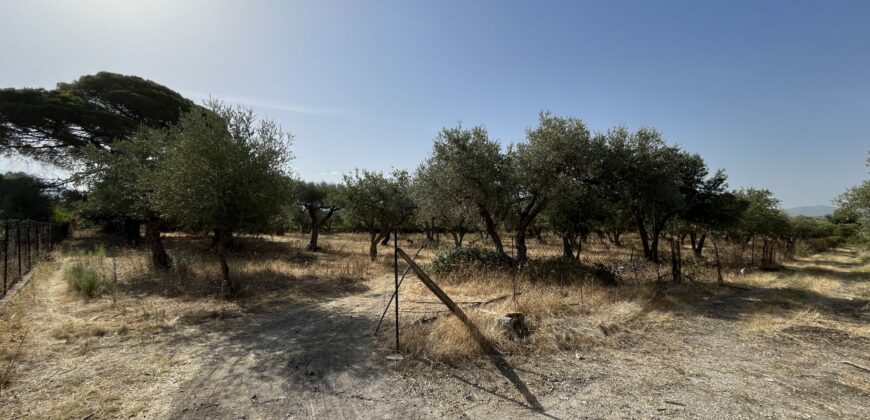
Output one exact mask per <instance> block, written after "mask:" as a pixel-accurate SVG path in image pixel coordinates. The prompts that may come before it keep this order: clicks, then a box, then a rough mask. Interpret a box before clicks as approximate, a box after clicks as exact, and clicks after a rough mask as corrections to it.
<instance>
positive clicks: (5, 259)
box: [3, 220, 9, 296]
mask: <svg viewBox="0 0 870 420" xmlns="http://www.w3.org/2000/svg"><path fill="white" fill-rule="evenodd" d="M3 231H4V233H3V296H6V287H7V286H6V283H7V281H6V277H7V276H8V274H9V221H8V220H5V221H4V222H3Z"/></svg>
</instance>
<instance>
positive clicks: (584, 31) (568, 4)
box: [0, 0, 870, 207]
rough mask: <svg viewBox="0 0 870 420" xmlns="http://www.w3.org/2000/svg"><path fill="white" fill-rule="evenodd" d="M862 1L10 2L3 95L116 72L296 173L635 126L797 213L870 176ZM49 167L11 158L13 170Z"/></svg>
mask: <svg viewBox="0 0 870 420" xmlns="http://www.w3.org/2000/svg"><path fill="white" fill-rule="evenodd" d="M868 18H870V2H866V1H747V2H740V1H727V2H712V1H607V2H604V1H600V2H581V1H564V2H557V1H526V2H518V1H517V2H513V1H477V2H472V1H361V0H360V1H328V0H324V1H309V2H290V1H274V2H267V1H244V2H243V1H179V0H175V1H153V0H152V1H139V2H133V1H88V0H84V1H81V0H80V1H66V2H61V1H0V51H3V57H2V58H0V86H4V87H9V86H14V87H22V86H43V87H52V86H54V84H55V83H57V82H59V81H71V80H74V79H75V78H77V77H78V76H80V75H82V74H90V73H95V72H97V71H101V70H106V71H113V72H118V73H126V74H136V75H139V76H142V77H146V78H149V79H152V80H154V81H157V82H160V83H163V84H165V85H167V86H169V87H171V88H173V89H175V90H178V91H179V92H181V93H183V94H185V95H187V96H189V97H191V98H193V99H201V98H203V97H207V96H208V95H214V96H216V97H219V98H222V99H224V100H226V101H229V102H236V103H242V104H247V105H250V106H253V107H254V108H255V109H256V110H257V112H258V113H259V114H260V115H261V116H265V117H269V118H272V119H274V120H277V121H278V122H280V123H281V124H282V126H283V127H284V128H285V129H286V130H288V131H290V132H292V133H293V134H294V135H295V137H296V140H295V146H294V150H295V154H296V156H297V158H296V161H295V162H294V167H295V168H296V171H297V172H298V173H299V174H300V175H301V176H302V177H304V178H306V179H326V180H338V179H340V174H342V173H347V172H349V171H352V170H353V169H354V168H368V169H378V170H389V169H390V168H392V167H398V168H407V169H413V168H415V167H416V166H417V164H418V163H419V162H420V161H421V160H422V159H424V158H425V156H426V155H427V153H428V152H429V149H430V147H431V142H432V139H433V138H434V137H435V135H436V134H437V132H438V130H439V129H440V128H441V127H443V126H449V125H454V124H456V123H457V122H458V121H462V122H463V124H465V125H477V124H483V125H485V126H486V127H487V128H488V129H489V131H490V135H491V136H493V137H495V138H498V139H500V140H502V141H503V142H504V143H505V144H507V143H509V142H513V141H519V140H522V139H523V136H524V130H525V129H526V128H528V127H530V126H533V125H534V124H535V122H536V119H537V114H538V112H539V111H541V110H550V111H552V112H553V113H556V114H560V115H572V116H577V117H579V118H582V119H583V120H584V121H585V122H586V123H587V124H588V125H589V127H590V128H591V129H592V130H596V131H604V130H606V129H607V128H609V127H611V126H614V125H617V124H625V125H628V126H629V127H632V128H634V127H638V126H641V125H647V126H655V127H657V128H659V129H660V130H661V131H662V132H663V133H664V135H665V137H666V138H667V139H668V140H669V141H670V142H673V143H678V144H680V145H682V146H683V147H684V148H685V149H687V150H690V151H693V152H697V153H700V154H701V155H703V156H704V158H705V159H706V160H707V162H708V163H709V165H710V166H711V167H712V168H714V169H715V168H725V169H726V171H727V172H728V174H729V176H730V179H731V182H730V184H731V186H732V187H734V188H738V187H744V186H753V187H764V188H769V189H771V190H772V191H773V192H774V193H776V195H777V196H778V197H779V198H780V199H781V200H782V202H783V205H784V206H785V207H793V206H801V205H814V204H828V203H829V202H830V200H831V199H832V198H833V197H835V196H836V195H837V194H839V193H840V192H841V191H842V190H843V189H845V188H846V187H848V186H850V185H854V184H857V183H858V182H860V181H862V180H863V179H866V177H867V176H868V175H867V172H868V169H867V167H866V166H865V165H864V159H865V158H866V157H867V151H868V149H870V135H868V122H870V24H868V23H867V22H868ZM18 168H28V169H30V170H33V171H37V172H40V171H41V172H43V173H47V172H50V171H47V170H45V169H41V168H38V167H35V166H33V165H26V164H25V163H22V162H17V161H11V160H9V159H4V160H2V161H0V169H18Z"/></svg>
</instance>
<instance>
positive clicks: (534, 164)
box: [297, 113, 833, 265]
mask: <svg viewBox="0 0 870 420" xmlns="http://www.w3.org/2000/svg"><path fill="white" fill-rule="evenodd" d="M301 185H302V187H301V188H299V189H300V190H301V191H304V193H303V194H298V195H297V197H298V199H299V205H300V206H302V208H303V209H305V210H306V211H307V212H309V214H310V221H309V223H308V226H309V227H310V229H311V235H312V236H311V242H310V244H309V249H310V250H316V249H317V237H318V231H319V227H320V226H321V225H322V224H323V221H322V220H326V219H329V218H330V217H331V216H332V215H333V214H334V213H335V212H336V211H337V210H339V209H341V210H342V212H343V213H344V216H345V218H346V219H349V220H350V221H351V223H350V225H351V226H355V227H357V228H359V229H363V230H365V231H366V232H368V233H369V235H370V240H371V242H370V255H371V257H372V259H374V258H376V256H377V246H378V244H379V243H386V241H387V240H388V238H389V234H390V232H391V231H393V230H394V229H396V228H397V227H400V226H401V227H405V228H411V229H419V230H421V231H423V232H425V233H426V235H427V238H428V239H430V240H434V239H435V237H436V236H437V235H438V233H449V234H450V235H451V236H452V239H453V244H454V245H455V246H457V247H458V246H462V244H463V238H464V236H465V235H466V234H467V233H469V232H473V231H481V232H484V233H485V234H486V236H487V237H488V238H489V241H490V242H491V244H492V247H493V248H494V249H495V251H496V252H498V253H499V254H501V256H502V257H504V258H506V259H510V258H513V257H511V256H508V255H507V253H506V252H505V245H504V239H503V235H504V234H508V235H512V239H513V244H514V246H515V247H516V257H515V262H516V263H517V264H520V265H522V264H525V263H526V262H527V260H528V252H527V245H526V242H527V236H528V235H530V234H532V235H539V234H540V231H541V230H544V229H546V230H548V231H550V232H552V233H554V234H556V235H558V236H559V237H561V240H562V244H563V251H564V255H565V256H566V257H572V258H579V255H580V250H581V247H582V244H583V242H584V241H586V240H587V239H588V237H589V235H591V234H597V235H599V236H600V237H602V238H604V237H606V238H608V239H609V240H610V241H611V242H613V243H614V244H615V245H617V246H620V245H621V241H620V236H621V234H622V233H624V232H626V231H634V232H636V233H637V236H638V237H639V238H640V243H641V246H642V248H643V252H644V255H645V256H646V257H647V258H648V259H649V260H651V261H659V260H660V259H661V256H660V255H659V249H660V244H659V243H660V241H661V240H662V239H663V238H664V239H666V240H668V241H669V242H670V245H671V250H672V255H671V258H672V260H679V259H681V256H680V255H679V253H680V248H681V246H682V244H683V243H684V240H685V239H686V238H687V237H688V238H689V239H690V243H691V249H692V251H693V253H694V254H695V256H696V257H701V256H702V255H703V249H704V247H705V244H707V243H712V244H713V246H714V247H715V246H716V241H717V240H722V239H724V240H728V241H731V242H734V243H737V244H739V245H740V247H741V250H743V252H745V250H746V248H747V246H749V245H750V244H751V245H752V246H751V263H752V264H756V262H760V263H761V264H762V265H770V264H773V263H774V258H775V250H777V247H779V251H780V252H781V253H785V254H790V253H793V252H794V249H795V247H796V245H797V243H798V242H799V241H801V240H809V239H813V238H819V237H826V236H830V235H831V234H832V233H831V232H832V229H833V227H832V224H831V223H829V222H826V221H822V220H816V219H811V218H794V219H792V218H790V217H788V216H787V215H786V214H785V213H784V212H783V211H782V210H781V209H780V206H779V202H778V201H777V200H776V199H775V198H774V197H773V195H772V194H771V193H770V192H769V191H767V190H756V189H746V190H741V191H729V190H728V188H727V183H726V177H725V174H724V173H723V172H722V171H718V172H715V173H712V174H711V173H710V171H709V170H708V168H707V166H706V165H705V163H704V161H703V159H701V157H700V156H698V155H696V154H691V153H687V152H685V151H683V150H682V149H680V148H679V147H677V146H673V145H668V144H667V143H665V142H664V140H663V139H662V137H661V135H660V133H659V132H657V131H656V130H653V129H648V128H641V129H639V130H636V131H634V132H631V131H629V130H627V129H626V128H624V127H616V128H614V129H612V130H610V131H608V132H606V133H600V134H591V133H590V131H589V130H588V129H587V128H586V126H585V125H584V124H583V123H582V122H581V121H580V120H578V119H576V118H570V117H568V118H565V117H558V116H553V115H550V114H548V113H543V114H541V116H540V120H539V124H538V126H537V127H535V128H532V129H529V130H528V131H527V133H526V141H524V142H521V143H517V144H513V145H511V146H510V147H508V148H506V149H505V148H503V147H502V146H501V144H500V143H499V142H498V141H496V140H493V139H490V138H489V136H488V133H487V131H486V130H485V129H484V128H483V127H473V128H463V127H462V126H457V127H453V128H445V129H443V130H442V131H441V132H440V133H439V135H438V136H437V138H436V139H435V141H434V145H433V149H432V153H431V154H430V156H429V157H428V158H427V159H426V160H425V161H424V162H423V163H422V164H421V165H420V166H419V167H418V168H417V170H416V172H415V174H414V176H413V177H412V176H410V175H409V174H408V173H407V172H405V171H394V172H393V173H392V174H389V175H384V174H382V173H379V172H370V171H362V172H358V173H356V174H353V175H349V176H346V177H345V180H344V182H343V183H341V184H336V185H332V184H325V183H321V184H313V183H302V184H301ZM756 241H758V242H759V243H760V244H761V255H760V256H759V258H756V255H755V252H756V251H755V249H756V247H755V244H756ZM715 251H716V254H717V255H718V249H716V250H715ZM673 253H677V255H673Z"/></svg>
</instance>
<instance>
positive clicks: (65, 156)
mask: <svg viewBox="0 0 870 420" xmlns="http://www.w3.org/2000/svg"><path fill="white" fill-rule="evenodd" d="M0 147H2V148H3V150H4V153H6V154H17V155H21V156H26V157H29V158H34V159H37V160H40V161H43V162H48V163H51V164H53V165H57V166H61V167H64V168H67V169H70V170H72V171H73V173H74V175H73V177H72V178H71V180H70V181H71V182H73V183H75V184H76V185H79V186H81V187H83V189H84V191H83V193H82V195H84V197H83V198H84V199H82V200H78V201H77V204H76V214H78V215H79V216H80V217H82V218H83V219H86V220H91V221H94V222H97V223H103V224H108V225H112V226H115V227H116V229H117V230H120V231H122V232H123V233H124V234H125V237H126V239H127V241H128V242H129V243H130V244H132V245H136V244H138V243H139V242H140V241H143V238H142V237H141V233H140V232H141V226H142V225H144V227H145V229H144V231H145V235H144V242H146V243H147V245H148V247H149V249H150V251H151V261H152V264H153V265H154V267H156V268H159V269H165V268H167V267H169V266H170V265H171V264H172V261H171V259H170V257H169V255H168V254H167V252H166V250H165V248H164V247H163V244H162V240H161V232H162V231H166V230H186V231H190V232H195V233H208V234H209V235H210V236H211V237H212V240H213V245H214V248H215V252H216V255H217V257H218V261H219V263H220V266H221V272H222V274H223V277H224V280H225V282H226V286H227V289H228V291H229V292H230V293H234V292H236V291H238V290H239V288H240V286H241V285H240V284H239V283H238V279H235V278H234V277H233V276H230V270H229V267H228V264H227V259H226V252H227V248H228V247H229V246H230V245H231V244H232V240H233V237H234V235H237V234H239V233H254V234H257V233H275V232H283V231H286V230H287V229H292V228H299V229H303V230H306V231H308V232H310V235H311V236H310V242H309V244H308V247H307V248H308V250H310V251H318V250H319V249H320V245H319V243H318V241H319V234H320V232H321V231H322V230H323V229H324V228H325V227H328V228H330V229H332V230H354V231H364V232H367V233H368V235H369V238H370V248H369V253H370V257H371V258H372V259H373V260H374V259H376V258H377V254H378V247H379V245H382V244H386V243H388V242H389V240H390V234H391V232H394V231H395V230H397V229H403V230H414V231H420V232H424V233H425V234H426V236H427V238H428V239H429V240H433V241H434V240H436V239H440V236H441V235H449V237H450V239H451V240H450V241H449V242H451V243H452V246H455V247H462V246H464V245H463V244H464V238H465V236H466V235H467V234H469V233H472V232H478V233H481V234H482V235H483V236H485V238H486V240H487V241H489V242H490V243H491V246H492V248H493V249H494V252H495V253H497V255H498V256H499V258H502V259H504V260H505V261H509V262H510V263H511V264H513V265H516V266H523V265H525V264H527V263H528V260H529V256H528V245H527V242H528V239H529V237H530V236H531V237H535V238H541V235H542V233H543V232H549V233H551V234H554V235H556V236H558V237H559V238H560V239H561V242H562V249H563V256H564V257H565V258H572V259H580V255H581V251H582V248H583V245H584V243H586V242H587V241H588V240H589V238H590V236H592V235H595V236H598V237H599V238H601V239H602V240H607V241H610V242H612V243H613V244H614V245H616V246H621V245H622V235H624V234H625V233H627V232H633V233H636V234H637V237H638V238H639V240H640V244H641V247H642V249H643V254H644V256H645V258H647V259H648V260H649V261H653V262H658V261H660V260H662V259H663V256H662V255H660V249H661V248H662V247H661V244H660V242H661V241H666V242H667V243H668V244H669V245H670V250H671V256H670V257H671V260H672V261H678V259H679V258H681V256H680V255H679V253H680V252H681V251H680V249H681V248H682V244H683V243H684V242H685V240H686V239H687V238H688V239H689V241H690V244H691V249H692V252H693V253H694V254H695V255H697V256H701V255H703V250H704V247H705V244H707V243H708V242H709V243H712V244H713V246H716V243H717V241H719V240H727V241H730V242H732V243H737V244H740V246H742V247H743V248H744V249H745V247H746V246H747V245H749V244H750V243H751V245H752V253H753V255H752V260H753V261H752V263H755V255H754V253H755V242H756V241H759V242H761V243H762V253H761V255H760V256H759V262H760V263H761V264H773V263H774V261H773V260H774V258H775V252H776V249H777V247H780V249H779V252H786V253H790V252H794V250H795V248H796V247H797V245H798V243H799V242H801V241H807V240H811V239H818V238H832V237H843V238H844V237H848V236H850V235H852V234H853V233H854V232H857V231H859V230H860V229H862V228H861V226H868V225H870V224H867V223H866V221H867V216H868V213H870V212H868V211H867V208H868V207H867V201H870V200H865V201H864V202H861V199H866V196H867V194H865V193H866V189H867V187H866V184H867V183H866V182H865V187H864V190H861V189H860V188H858V187H856V189H854V190H850V192H847V194H846V195H844V196H843V197H842V198H841V202H842V205H841V209H842V210H838V214H836V215H835V217H832V218H829V219H827V220H820V219H812V218H790V217H788V216H786V215H785V213H783V212H782V210H780V208H779V203H778V201H777V200H776V199H775V198H774V197H773V195H772V194H771V193H770V192H769V191H767V190H758V189H744V190H739V191H734V190H731V189H729V188H728V184H727V177H726V175H725V172H724V171H722V170H718V171H711V170H710V169H709V168H708V166H707V164H706V163H705V162H704V160H703V158H702V157H701V156H699V155H697V154H694V153H690V152H688V151H685V150H683V149H682V148H681V147H679V146H677V145H673V144H669V143H667V142H666V141H665V140H664V138H663V136H662V134H661V133H660V132H659V131H657V130H655V129H654V128H647V127H642V128H639V129H636V130H630V129H628V128H627V127H624V126H617V127H614V128H612V129H610V130H607V131H606V132H601V133H594V132H592V131H591V130H590V129H589V128H588V127H587V126H586V125H585V124H584V123H583V121H582V120H580V119H578V118H575V117H570V116H557V115H553V114H550V113H547V112H542V113H541V114H540V115H539V119H538V123H537V125H536V126H535V127H532V128H529V129H528V130H526V133H525V138H524V140H523V141H519V142H516V143H513V144H510V145H509V146H507V147H503V146H502V144H501V143H500V142H499V141H498V140H496V139H492V138H490V136H489V134H488V132H487V130H486V129H485V127H483V126H475V127H464V126H462V125H457V126H455V127H448V128H444V129H442V130H441V131H440V132H439V133H437V135H436V137H435V139H434V142H433V146H432V150H431V152H430V154H429V156H428V157H427V158H426V159H425V160H424V161H423V162H422V163H421V164H420V165H419V166H418V167H417V168H416V169H415V170H414V171H412V172H411V171H406V170H393V171H392V172H390V173H387V174H385V173H382V172H378V171H368V170H358V171H355V172H354V173H351V174H347V175H345V176H344V179H343V181H342V182H339V183H324V182H321V183H314V182H306V181H302V180H299V179H296V178H295V177H294V175H293V174H292V171H291V170H290V168H289V164H290V163H291V161H292V159H293V155H292V152H291V147H292V136H291V135H290V134H289V133H286V132H284V131H283V130H282V128H281V127H280V126H279V125H278V124H276V123H275V122H274V121H271V120H268V119H258V118H257V117H256V116H255V115H254V113H253V112H252V111H251V110H250V109H246V108H243V107H238V106H230V105H226V104H224V103H221V102H219V101H217V100H209V101H207V102H206V103H204V104H202V105H197V104H194V103H192V102H191V101H189V100H187V99H186V98H184V97H183V96H181V95H180V94H178V93H177V92H174V91H172V90H171V89H169V88H167V87H165V86H162V85H159V84H157V83H155V82H152V81H148V80H145V79H141V78H138V77H134V76H124V75H118V74H113V73H98V74H96V75H90V76H83V77H82V78H80V79H78V80H77V81H75V82H72V83H60V84H58V86H57V88H56V89H52V90H46V89H2V90H0ZM862 191H863V192H862ZM862 194H863V195H862ZM862 197H863V198H862ZM862 206H864V207H862ZM4 211H5V210H4ZM862 212H863V213H862ZM507 240H509V241H510V242H511V243H512V244H513V247H514V249H515V255H509V254H508V253H507V251H506V241H507ZM717 251H718V250H717ZM675 279H677V277H675Z"/></svg>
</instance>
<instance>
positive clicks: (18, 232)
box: [15, 220, 22, 281]
mask: <svg viewBox="0 0 870 420" xmlns="http://www.w3.org/2000/svg"><path fill="white" fill-rule="evenodd" d="M15 252H16V253H17V254H18V280H19V281H20V280H21V275H22V273H21V221H20V220H16V221H15Z"/></svg>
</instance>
